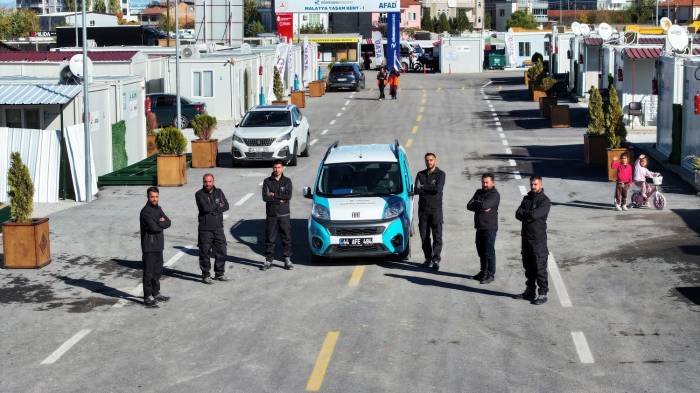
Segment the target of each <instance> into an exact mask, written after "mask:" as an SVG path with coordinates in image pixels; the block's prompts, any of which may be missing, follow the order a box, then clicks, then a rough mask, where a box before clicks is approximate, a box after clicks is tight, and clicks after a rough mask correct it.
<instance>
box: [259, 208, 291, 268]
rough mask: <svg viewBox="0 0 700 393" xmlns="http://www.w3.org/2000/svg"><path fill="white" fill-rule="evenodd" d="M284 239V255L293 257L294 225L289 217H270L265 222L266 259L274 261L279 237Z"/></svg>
mask: <svg viewBox="0 0 700 393" xmlns="http://www.w3.org/2000/svg"><path fill="white" fill-rule="evenodd" d="M278 234H279V236H280V238H281V239H282V255H284V257H291V256H292V224H291V222H290V221H289V215H285V216H270V217H267V219H266V220H265V245H266V246H267V249H266V251H265V258H266V259H272V258H273V257H274V255H275V243H276V242H277V235H278Z"/></svg>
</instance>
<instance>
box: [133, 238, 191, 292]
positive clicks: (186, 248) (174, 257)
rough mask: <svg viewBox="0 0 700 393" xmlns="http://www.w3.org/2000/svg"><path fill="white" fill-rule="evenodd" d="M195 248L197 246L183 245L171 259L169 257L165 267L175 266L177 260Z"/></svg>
mask: <svg viewBox="0 0 700 393" xmlns="http://www.w3.org/2000/svg"><path fill="white" fill-rule="evenodd" d="M194 248H195V246H193V245H189V246H185V247H183V248H182V249H181V250H180V251H178V252H177V254H175V255H173V256H172V257H170V259H168V262H165V263H164V264H163V267H170V266H173V265H174V264H175V262H177V261H178V260H179V259H180V258H182V256H183V255H185V254H187V251H189V250H193V249H194ZM142 285H143V284H142Z"/></svg>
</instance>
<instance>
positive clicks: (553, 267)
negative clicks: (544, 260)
mask: <svg viewBox="0 0 700 393" xmlns="http://www.w3.org/2000/svg"><path fill="white" fill-rule="evenodd" d="M548 265H549V275H550V276H551V277H552V282H553V283H554V290H555V291H557V295H558V296H559V303H561V306H562V307H571V306H572V304H571V299H570V298H569V292H567V291H566V287H565V286H564V280H562V279H561V273H560V272H559V266H557V261H556V260H555V259H554V255H552V253H551V252H550V253H549V264H548Z"/></svg>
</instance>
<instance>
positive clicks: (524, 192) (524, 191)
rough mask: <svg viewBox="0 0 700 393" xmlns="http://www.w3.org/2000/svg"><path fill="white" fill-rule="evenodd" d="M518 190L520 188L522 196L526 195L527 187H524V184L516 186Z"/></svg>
mask: <svg viewBox="0 0 700 393" xmlns="http://www.w3.org/2000/svg"><path fill="white" fill-rule="evenodd" d="M518 190H520V194H521V195H522V196H525V195H527V188H525V186H518Z"/></svg>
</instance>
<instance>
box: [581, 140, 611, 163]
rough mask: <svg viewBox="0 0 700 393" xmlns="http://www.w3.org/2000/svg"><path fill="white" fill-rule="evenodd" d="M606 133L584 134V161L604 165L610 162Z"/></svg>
mask: <svg viewBox="0 0 700 393" xmlns="http://www.w3.org/2000/svg"><path fill="white" fill-rule="evenodd" d="M606 150H607V146H606V141H605V135H591V134H584V135H583V161H584V162H585V163H586V165H593V166H603V165H605V163H606V162H608V158H607V157H608V156H607V153H606Z"/></svg>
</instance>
